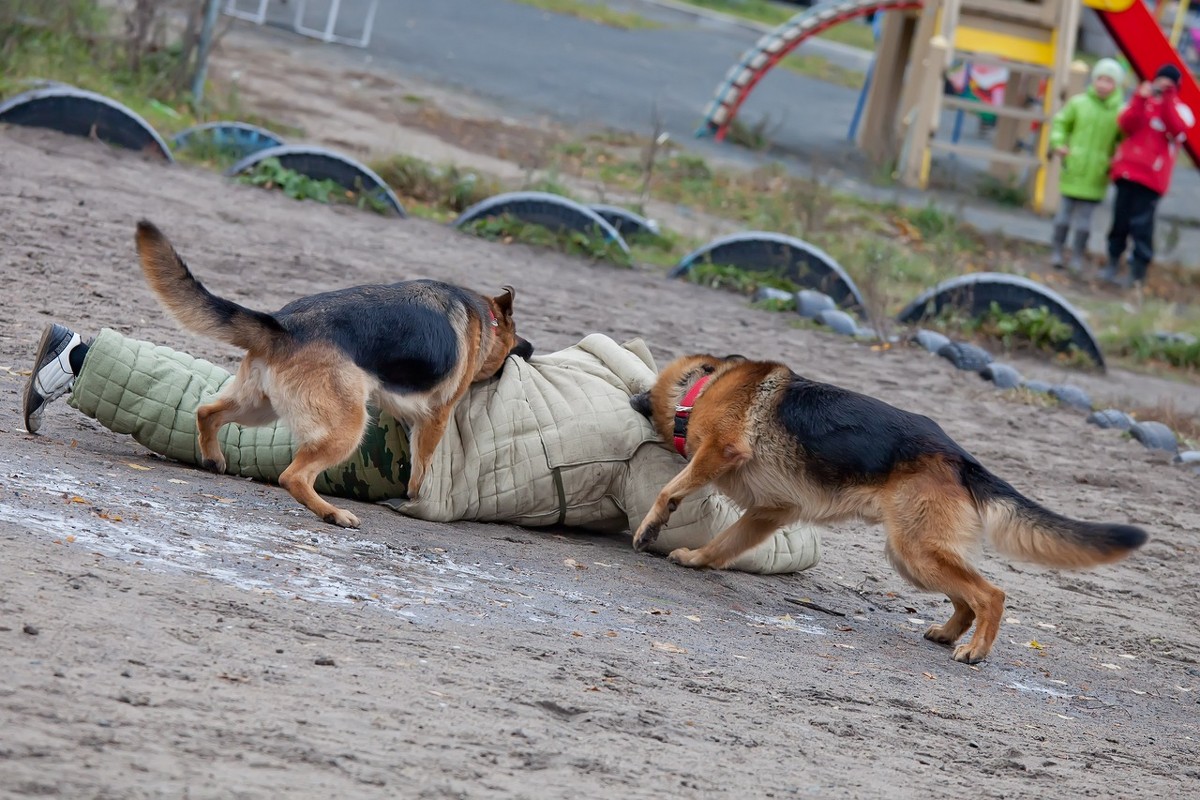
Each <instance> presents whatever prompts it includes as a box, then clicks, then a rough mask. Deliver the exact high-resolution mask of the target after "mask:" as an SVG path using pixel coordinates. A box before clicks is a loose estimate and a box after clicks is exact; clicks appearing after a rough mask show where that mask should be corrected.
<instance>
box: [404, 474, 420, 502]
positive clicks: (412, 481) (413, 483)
mask: <svg viewBox="0 0 1200 800" xmlns="http://www.w3.org/2000/svg"><path fill="white" fill-rule="evenodd" d="M424 485H425V472H424V471H423V470H417V469H413V471H412V474H411V475H409V477H408V485H407V486H406V487H405V493H406V494H407V495H408V499H409V500H418V499H420V497H421V487H422V486H424Z"/></svg>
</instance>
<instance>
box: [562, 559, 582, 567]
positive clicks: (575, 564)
mask: <svg viewBox="0 0 1200 800" xmlns="http://www.w3.org/2000/svg"><path fill="white" fill-rule="evenodd" d="M563 563H564V564H566V565H567V566H568V567H571V568H572V569H587V567H586V566H585V565H583V564H580V563H579V562H578V561H576V560H575V559H573V558H568V559H566V560H565V561H563Z"/></svg>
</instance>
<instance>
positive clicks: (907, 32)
mask: <svg viewBox="0 0 1200 800" xmlns="http://www.w3.org/2000/svg"><path fill="white" fill-rule="evenodd" d="M916 27H917V26H916V19H915V18H914V17H913V16H912V15H910V14H899V13H889V14H887V15H886V16H885V17H884V20H883V35H882V36H881V37H880V39H879V49H878V50H877V51H876V54H875V65H876V66H875V70H874V73H873V75H872V77H871V87H870V90H869V91H868V94H867V103H866V106H865V107H864V109H863V117H862V123H861V125H860V126H859V132H858V146H859V147H860V148H862V150H863V151H864V152H865V153H866V154H867V157H868V158H870V159H871V160H872V161H873V162H875V163H876V164H886V163H889V162H891V161H892V160H893V159H894V158H895V157H896V138H895V136H894V135H893V127H894V124H895V119H896V113H897V110H898V109H899V106H900V98H901V95H902V94H903V91H904V87H905V83H906V81H905V78H906V75H905V73H906V70H905V66H906V65H907V64H908V61H909V57H910V55H909V54H910V53H911V52H912V45H913V36H914V33H915V31H916ZM907 77H908V78H911V77H912V76H911V74H909V75H908V76H907Z"/></svg>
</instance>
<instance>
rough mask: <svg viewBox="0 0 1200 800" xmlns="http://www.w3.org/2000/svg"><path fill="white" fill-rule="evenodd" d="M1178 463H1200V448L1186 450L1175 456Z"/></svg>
mask: <svg viewBox="0 0 1200 800" xmlns="http://www.w3.org/2000/svg"><path fill="white" fill-rule="evenodd" d="M1175 463H1176V464H1200V450H1184V451H1183V452H1182V453H1180V454H1179V455H1177V456H1175Z"/></svg>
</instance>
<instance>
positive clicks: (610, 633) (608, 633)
mask: <svg viewBox="0 0 1200 800" xmlns="http://www.w3.org/2000/svg"><path fill="white" fill-rule="evenodd" d="M604 635H605V636H608V637H613V636H616V635H617V632H616V631H605V632H604Z"/></svg>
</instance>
